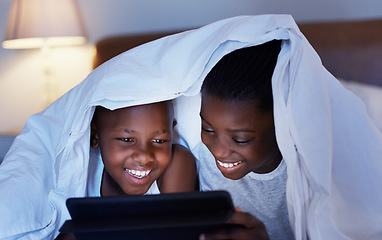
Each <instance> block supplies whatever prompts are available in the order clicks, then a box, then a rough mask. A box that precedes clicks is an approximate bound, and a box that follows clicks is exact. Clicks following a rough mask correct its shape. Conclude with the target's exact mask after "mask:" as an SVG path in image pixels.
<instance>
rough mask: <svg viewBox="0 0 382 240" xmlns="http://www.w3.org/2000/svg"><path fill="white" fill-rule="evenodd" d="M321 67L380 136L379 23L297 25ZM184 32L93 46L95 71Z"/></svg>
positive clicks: (381, 22) (381, 49)
mask: <svg viewBox="0 0 382 240" xmlns="http://www.w3.org/2000/svg"><path fill="white" fill-rule="evenodd" d="M298 25H299V27H300V30H301V31H302V32H303V33H304V35H305V36H306V38H307V39H308V40H309V42H310V43H311V44H312V46H313V47H314V48H315V49H316V51H317V52H318V54H319V55H320V57H321V60H322V62H323V65H324V66H325V67H326V68H327V69H328V70H329V71H330V72H331V73H332V74H333V75H334V76H335V77H337V79H338V80H340V82H341V83H342V84H343V85H344V86H345V87H346V88H347V89H349V90H350V91H352V92H353V93H355V94H356V95H358V96H359V97H360V98H361V99H362V100H363V101H364V102H365V104H366V107H367V110H368V112H369V114H370V116H371V118H372V119H373V120H374V122H375V123H376V125H377V128H378V129H379V130H380V131H381V132H382V31H381V30H382V19H373V20H362V21H346V22H345V21H341V22H339V21H338V22H318V23H301V24H298ZM180 31H183V30H176V31H166V32H155V33H144V34H135V35H133V34H132V35H120V36H110V37H106V38H104V39H101V40H99V41H98V42H97V43H96V44H95V49H96V54H95V56H94V60H93V67H94V68H96V67H97V66H99V65H100V64H102V63H103V62H105V61H107V60H109V59H111V58H112V57H114V56H116V55H118V54H120V53H122V52H124V51H126V50H129V49H131V48H133V47H136V46H138V45H141V44H143V43H146V42H149V41H152V40H155V39H158V38H160V37H163V36H167V35H169V34H173V33H177V32H180Z"/></svg>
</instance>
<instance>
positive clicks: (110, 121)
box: [92, 102, 173, 194]
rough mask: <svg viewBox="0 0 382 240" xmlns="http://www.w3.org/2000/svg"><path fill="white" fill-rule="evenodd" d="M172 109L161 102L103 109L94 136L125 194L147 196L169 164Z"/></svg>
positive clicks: (94, 127) (106, 163) (105, 160)
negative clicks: (152, 185)
mask: <svg viewBox="0 0 382 240" xmlns="http://www.w3.org/2000/svg"><path fill="white" fill-rule="evenodd" d="M171 107H172V106H171V105H170V103H168V102H160V103H153V104H147V105H140V106H133V107H128V108H121V109H117V110H114V111H109V110H105V109H101V111H100V112H99V114H98V115H97V118H96V124H95V125H93V126H92V128H93V129H92V131H93V133H92V135H94V136H95V137H96V138H97V140H98V144H99V147H100V150H101V155H102V160H103V163H104V165H105V170H106V172H107V173H108V174H109V175H110V176H111V178H112V180H114V182H115V183H116V184H114V185H117V188H118V186H119V188H120V190H122V191H123V192H124V193H125V194H144V193H145V192H146V191H147V190H148V189H149V188H150V186H151V184H152V183H153V182H154V181H155V180H156V179H158V177H159V176H160V175H161V174H162V173H163V171H164V170H165V168H166V167H167V165H168V164H169V162H170V159H171V151H172V133H173V115H172V114H171V110H170V108H171ZM92 138H93V136H92ZM92 145H93V147H97V146H94V144H92Z"/></svg>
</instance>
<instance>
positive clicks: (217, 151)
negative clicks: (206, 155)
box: [210, 139, 231, 159]
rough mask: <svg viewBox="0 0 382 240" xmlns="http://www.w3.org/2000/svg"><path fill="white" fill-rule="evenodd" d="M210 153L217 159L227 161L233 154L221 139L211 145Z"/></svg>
mask: <svg viewBox="0 0 382 240" xmlns="http://www.w3.org/2000/svg"><path fill="white" fill-rule="evenodd" d="M210 151H211V152H212V154H213V155H214V156H215V158H217V159H225V158H227V157H228V156H229V155H230V154H231V150H230V149H229V148H228V147H227V146H226V144H224V143H223V141H221V140H219V139H216V140H215V141H214V143H213V144H211V147H210Z"/></svg>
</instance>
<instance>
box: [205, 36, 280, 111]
mask: <svg viewBox="0 0 382 240" xmlns="http://www.w3.org/2000/svg"><path fill="white" fill-rule="evenodd" d="M280 46H281V40H273V41H270V42H267V43H264V44H262V45H258V46H253V47H248V48H242V49H238V50H235V51H233V52H231V53H229V54H227V55H225V56H224V57H223V58H222V59H220V61H219V62H218V63H217V64H216V65H215V66H214V67H213V68H212V70H211V71H210V72H209V73H208V75H207V76H206V78H205V80H204V82H203V85H202V94H210V95H213V96H216V97H218V98H221V99H224V100H227V101H235V102H246V101H255V102H256V104H257V107H258V108H259V109H260V110H261V111H263V112H269V111H273V96H272V83H271V80H272V75H273V70H274V68H275V66H276V62H277V57H278V54H279V52H280V48H281V47H280Z"/></svg>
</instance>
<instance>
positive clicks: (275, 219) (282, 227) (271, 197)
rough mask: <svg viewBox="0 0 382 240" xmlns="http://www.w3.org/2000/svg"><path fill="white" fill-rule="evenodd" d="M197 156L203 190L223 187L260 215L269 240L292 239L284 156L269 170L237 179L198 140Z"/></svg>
mask: <svg viewBox="0 0 382 240" xmlns="http://www.w3.org/2000/svg"><path fill="white" fill-rule="evenodd" d="M193 152H194V154H195V156H196V158H197V159H198V170H199V178H200V185H201V189H202V190H203V191H206V190H226V191H228V192H229V193H230V194H231V196H232V200H233V203H234V205H235V206H239V207H240V208H241V209H242V210H243V211H245V212H249V213H251V214H252V215H254V216H256V217H257V218H258V219H260V220H261V221H262V222H263V223H264V224H265V226H266V228H267V231H268V234H269V237H270V239H271V240H278V239H280V240H289V239H294V234H293V231H292V228H291V226H290V223H289V217H288V209H287V205H286V195H285V193H286V179H287V173H286V164H285V162H284V160H282V161H281V163H280V165H279V166H278V167H277V168H276V169H275V170H274V171H272V172H270V173H266V174H257V173H254V172H250V173H248V174H247V175H246V176H244V177H243V178H241V179H239V180H231V179H228V178H225V177H224V176H223V175H222V174H221V172H220V171H219V169H218V168H217V166H216V164H215V159H214V157H213V155H212V154H211V153H210V152H209V150H208V149H207V147H206V146H205V145H204V144H203V143H200V144H199V145H197V146H196V147H195V149H193Z"/></svg>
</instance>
